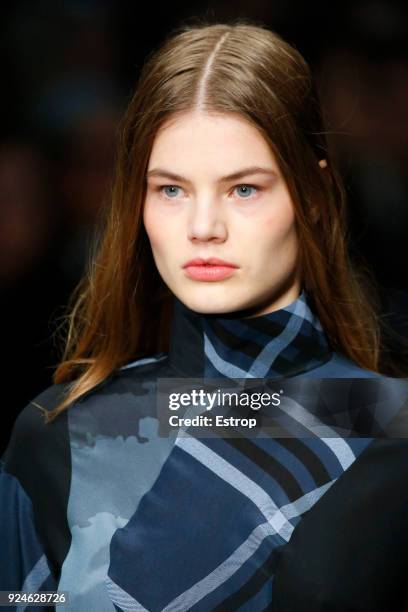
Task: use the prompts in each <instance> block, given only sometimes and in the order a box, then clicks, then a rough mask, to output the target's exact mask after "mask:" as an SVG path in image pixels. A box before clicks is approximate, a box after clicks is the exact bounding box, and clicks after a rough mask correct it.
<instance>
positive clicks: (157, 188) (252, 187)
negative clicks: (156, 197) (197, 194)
mask: <svg viewBox="0 0 408 612" xmlns="http://www.w3.org/2000/svg"><path fill="white" fill-rule="evenodd" d="M165 187H178V188H179V189H182V187H180V185H172V184H170V185H158V186H157V187H156V191H158V192H159V193H160V194H162V193H163V189H164V188H165ZM237 187H250V188H251V189H255V190H256V192H257V193H260V192H261V191H262V188H261V187H258V186H257V185H252V184H251V183H239V184H238V185H235V186H234V187H233V189H236V188H237ZM164 198H165V199H166V200H175V199H176V198H169V197H168V196H166V195H165V196H164ZM238 199H239V200H252V199H253V198H252V197H250V196H249V197H246V198H238Z"/></svg>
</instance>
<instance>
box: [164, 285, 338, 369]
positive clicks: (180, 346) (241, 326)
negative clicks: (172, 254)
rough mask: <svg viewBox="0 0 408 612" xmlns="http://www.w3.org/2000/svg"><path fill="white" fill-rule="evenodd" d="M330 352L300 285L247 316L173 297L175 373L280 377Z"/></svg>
mask: <svg viewBox="0 0 408 612" xmlns="http://www.w3.org/2000/svg"><path fill="white" fill-rule="evenodd" d="M331 355H332V350H331V348H330V344H329V341H328V338H327V336H326V334H325V332H324V330H323V329H322V326H321V324H320V322H319V320H318V318H317V315H316V314H315V313H314V312H313V311H312V310H311V307H310V301H309V300H308V296H307V293H306V291H305V289H303V290H302V292H301V294H300V295H299V296H298V297H297V298H296V299H295V300H294V301H293V302H291V303H290V304H288V305H287V306H284V307H283V308H280V309H278V310H274V311H273V312H269V313H266V314H261V315H257V316H255V317H250V318H244V317H242V318H241V317H237V316H236V313H227V314H202V313H198V312H196V311H194V310H191V309H190V308H188V307H187V306H186V305H185V304H183V303H182V302H181V301H180V300H179V299H178V298H176V297H175V298H174V309H173V318H172V322H171V331H170V347H169V362H170V365H171V366H172V367H173V369H174V370H176V372H177V373H178V374H179V375H180V377H202V378H224V377H225V378H284V377H289V376H295V375H297V374H300V373H302V372H307V371H308V370H312V369H314V368H316V367H318V366H319V365H322V364H323V363H325V362H326V361H328V360H329V359H330V357H331Z"/></svg>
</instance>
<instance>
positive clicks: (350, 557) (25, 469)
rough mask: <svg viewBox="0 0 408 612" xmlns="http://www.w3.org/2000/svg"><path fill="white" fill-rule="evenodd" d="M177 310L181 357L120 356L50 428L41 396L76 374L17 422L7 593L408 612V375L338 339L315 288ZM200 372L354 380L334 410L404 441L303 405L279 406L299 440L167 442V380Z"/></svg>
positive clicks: (103, 607) (109, 608) (113, 604)
mask: <svg viewBox="0 0 408 612" xmlns="http://www.w3.org/2000/svg"><path fill="white" fill-rule="evenodd" d="M174 306H175V307H174V313H173V320H172V327H171V340H170V347H169V351H168V353H156V354H154V355H151V356H149V357H146V358H143V359H139V360H137V361H135V362H132V363H129V364H127V365H125V366H123V367H122V368H120V369H119V370H117V371H116V372H114V373H113V374H112V375H111V376H110V377H109V378H108V379H107V380H106V381H104V383H102V384H101V385H99V386H98V387H97V388H96V389H94V390H93V391H91V392H90V393H88V394H87V395H86V396H84V397H83V398H82V399H81V400H79V401H78V402H75V403H74V404H73V405H72V406H70V407H69V409H68V410H67V411H65V412H64V413H62V414H61V415H60V416H59V417H58V418H57V419H56V421H54V422H53V423H51V424H49V425H44V424H43V421H42V418H41V412H40V410H39V408H38V406H39V405H40V406H42V407H44V408H45V409H51V408H52V407H53V406H54V405H55V403H56V401H57V400H58V399H60V397H61V394H62V393H63V391H64V389H65V385H53V386H51V387H49V388H48V389H46V390H45V391H43V392H42V393H41V394H39V395H38V396H37V397H36V398H34V399H33V401H32V402H30V403H29V404H28V405H27V406H26V407H25V408H24V409H23V410H22V412H21V414H20V415H19V417H18V418H17V421H16V424H15V426H14V429H13V432H12V436H11V440H10V443H9V445H8V447H7V450H6V452H5V454H4V455H3V457H2V464H3V465H2V472H1V474H0V495H1V500H0V501H1V503H0V526H1V530H2V534H1V540H2V542H3V544H2V548H1V550H0V590H25V591H40V590H59V591H67V592H68V593H69V604H68V605H65V606H64V609H65V610H67V611H68V610H69V611H72V612H89V611H93V610H95V611H98V612H114V611H115V610H116V611H130V610H135V611H136V610H137V611H144V610H148V611H152V612H156V611H163V610H166V611H170V610H178V611H182V610H194V611H202V612H204V611H212V610H224V611H227V610H231V611H233V610H234V611H235V610H240V611H243V612H247V611H248V612H258V611H261V610H272V611H275V612H283V611H285V612H295V611H296V612H303V611H304V612H309V611H310V612H313V611H316V612H317V611H319V612H323V611H326V610H338V611H340V610H350V611H351V610H353V611H354V610H355V611H357V610H358V611H362V610H364V611H367V612H369V611H370V612H372V611H377V610H378V611H379V610H390V609H392V610H408V604H407V595H408V593H407V589H406V579H405V575H406V568H407V562H408V559H407V556H408V552H407V551H408V522H407V511H408V488H407V487H406V486H405V484H406V482H407V478H408V442H407V434H406V433H405V437H404V435H403V432H402V429H404V422H405V421H404V418H402V419H401V420H400V421H395V417H397V418H400V417H401V415H405V414H406V409H407V408H408V406H407V399H408V387H407V384H408V383H407V381H401V380H399V381H396V379H389V378H387V377H384V376H381V375H379V374H376V373H374V372H371V371H368V370H365V369H363V368H360V367H359V366H358V365H357V364H355V363H353V362H351V361H350V360H349V359H347V358H346V357H345V356H344V355H340V354H339V353H336V352H335V351H333V350H332V348H331V346H330V343H329V341H328V338H327V336H326V334H325V333H324V330H323V329H322V327H321V324H320V322H319V320H318V318H317V316H316V314H315V313H314V312H313V310H312V307H311V301H310V299H309V298H308V295H307V293H306V292H305V290H303V291H302V293H301V294H300V295H299V297H298V298H297V299H296V300H294V301H293V302H292V303H291V304H289V305H287V306H285V307H284V308H281V309H279V310H276V311H274V312H271V313H267V314H263V315H258V316H255V317H250V318H245V317H242V316H241V315H240V313H229V314H225V315H218V314H217V315H213V314H211V315H209V314H200V313H197V312H194V311H192V310H190V309H189V308H188V307H186V306H185V305H184V304H182V303H181V302H180V301H179V300H177V299H176V298H175V302H174ZM189 377H191V378H192V377H202V378H203V379H211V378H219V379H238V378H244V379H252V378H254V379H255V378H259V379H263V380H265V381H266V380H272V381H282V383H284V382H285V381H292V382H293V381H295V382H296V381H297V380H299V382H300V381H303V384H305V385H306V384H308V380H309V379H310V380H313V381H315V383H316V384H319V380H318V379H321V380H322V381H323V380H327V379H331V378H332V379H348V380H350V381H352V382H350V384H349V385H347V380H346V381H345V383H346V386H343V387H342V386H341V385H339V386H338V389H339V392H338V393H337V392H336V397H333V398H332V400H333V406H334V405H335V406H336V410H337V409H338V407H339V406H340V408H341V409H342V410H344V411H345V412H347V409H348V406H349V405H351V404H352V403H353V405H355V404H356V398H357V403H358V402H360V403H362V404H364V405H365V406H366V407H367V406H368V407H369V409H370V411H371V412H372V414H373V415H374V417H375V420H376V422H378V423H380V422H381V424H384V423H385V422H387V421H392V422H398V423H399V424H400V425H398V427H400V426H401V428H402V429H401V437H398V436H396V435H395V432H396V430H395V427H394V429H393V437H392V438H381V439H380V438H378V439H377V438H375V437H374V436H370V435H361V436H359V435H355V434H353V435H352V436H350V437H342V436H341V435H332V433H333V432H332V430H331V429H330V425H327V424H325V425H324V429H321V430H320V431H321V432H323V433H321V435H316V430H315V429H313V430H312V428H311V425H310V423H311V419H310V417H311V414H310V412H311V411H310V409H309V407H308V405H307V404H306V403H305V404H304V405H302V403H301V402H297V403H296V402H292V404H291V407H292V409H291V410H290V411H287V412H286V413H285V414H283V412H282V424H283V426H284V427H289V425H290V424H292V425H294V426H295V428H297V431H298V432H299V435H296V436H294V435H291V436H287V437H281V438H280V437H276V436H268V435H265V436H263V437H258V438H257V437H250V436H246V435H245V434H243V433H240V434H237V435H236V436H232V437H231V436H223V435H222V434H220V435H218V436H217V435H215V436H212V437H208V438H206V437H199V436H195V435H194V434H193V433H192V434H190V433H189V431H188V430H187V431H184V432H183V435H181V433H180V432H178V431H177V430H176V431H174V432H172V433H171V435H168V436H161V435H160V432H159V418H158V413H157V401H156V400H157V388H158V382H159V381H160V379H172V378H189ZM356 379H359V380H361V381H362V383H361V386H358V381H357V380H356ZM364 381H365V384H364ZM394 381H395V385H394ZM354 383H356V385H357V386H356V385H355V384H354ZM371 383H372V384H371ZM342 389H345V390H346V391H341V390H342ZM356 389H357V390H358V389H359V390H360V391H359V394H358V393H357V394H356V391H355V390H356ZM340 393H343V395H339V394H340ZM319 397H323V398H324V402H325V409H326V411H329V410H330V398H327V395H326V396H324V394H323V393H322V394H320V395H319ZM312 416H316V415H312ZM393 419H394V421H393ZM397 434H398V429H397ZM404 606H406V607H404ZM44 609H47V608H44Z"/></svg>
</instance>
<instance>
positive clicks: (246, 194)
mask: <svg viewBox="0 0 408 612" xmlns="http://www.w3.org/2000/svg"><path fill="white" fill-rule="evenodd" d="M242 187H243V188H244V190H245V191H241V194H243V195H244V196H245V197H244V198H240V199H241V200H247V199H248V193H249V195H251V194H250V192H249V190H250V189H255V190H256V191H258V188H257V187H255V185H248V184H247V183H243V184H242V185H237V186H236V187H235V189H241V188H242Z"/></svg>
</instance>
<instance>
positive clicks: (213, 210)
mask: <svg viewBox="0 0 408 612" xmlns="http://www.w3.org/2000/svg"><path fill="white" fill-rule="evenodd" d="M224 217H225V215H224V211H223V209H222V206H221V204H220V203H219V202H218V201H217V200H216V199H209V198H205V199H201V200H199V201H196V202H195V203H194V204H193V206H192V210H191V214H190V218H189V228H188V234H189V237H190V239H192V238H197V239H199V240H210V239H212V238H225V237H226V234H227V228H226V220H225V218H224Z"/></svg>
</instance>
